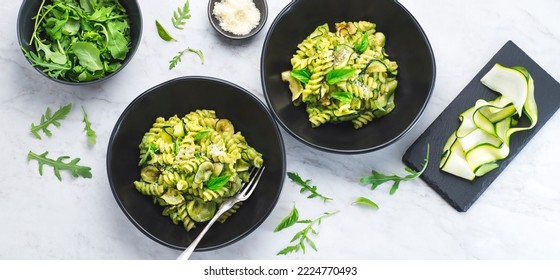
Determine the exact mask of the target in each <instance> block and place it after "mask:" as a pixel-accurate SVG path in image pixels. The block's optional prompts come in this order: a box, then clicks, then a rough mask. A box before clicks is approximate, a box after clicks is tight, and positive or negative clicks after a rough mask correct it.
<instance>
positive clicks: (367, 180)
mask: <svg viewBox="0 0 560 280" xmlns="http://www.w3.org/2000/svg"><path fill="white" fill-rule="evenodd" d="M429 159H430V144H428V146H427V148H426V159H425V160H424V166H423V167H422V169H421V170H420V171H414V170H412V169H411V168H409V167H406V168H405V171H407V172H408V173H409V175H406V176H403V177H400V176H398V175H385V174H381V173H379V172H377V171H375V170H372V171H371V174H372V175H370V176H364V177H362V178H361V179H360V182H361V183H362V184H364V185H369V184H371V189H372V190H375V189H376V188H377V187H378V186H379V185H381V184H383V183H386V182H389V181H393V185H392V186H391V190H390V191H389V193H390V194H394V193H395V192H396V191H397V190H398V188H399V185H400V183H401V182H402V181H409V180H412V179H415V178H417V177H418V176H420V175H422V173H423V172H424V170H426V167H427V166H428V161H429Z"/></svg>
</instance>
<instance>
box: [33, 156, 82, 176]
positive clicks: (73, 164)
mask: <svg viewBox="0 0 560 280" xmlns="http://www.w3.org/2000/svg"><path fill="white" fill-rule="evenodd" d="M48 153H49V152H44V153H42V154H40V155H37V154H35V153H34V152H32V151H29V153H28V154H27V160H32V159H33V160H36V161H37V162H39V174H40V175H41V176H43V166H44V165H48V166H51V167H52V168H53V169H54V175H55V176H56V178H58V180H59V181H62V177H61V176H60V170H68V171H70V174H72V176H73V177H83V178H91V177H92V175H91V168H90V167H87V166H80V165H78V162H79V161H80V158H75V159H73V160H71V161H70V162H64V161H65V160H66V159H69V158H70V157H69V156H61V157H58V158H57V159H56V160H54V159H50V158H47V154H48Z"/></svg>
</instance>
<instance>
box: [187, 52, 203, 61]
mask: <svg viewBox="0 0 560 280" xmlns="http://www.w3.org/2000/svg"><path fill="white" fill-rule="evenodd" d="M187 50H188V51H189V52H192V53H195V54H196V55H198V57H199V58H200V62H201V64H204V54H203V53H202V51H201V50H195V49H191V48H187Z"/></svg>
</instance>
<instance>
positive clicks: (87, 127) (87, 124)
mask: <svg viewBox="0 0 560 280" xmlns="http://www.w3.org/2000/svg"><path fill="white" fill-rule="evenodd" d="M82 113H83V115H84V119H83V123H84V125H85V127H84V131H85V132H86V136H87V138H88V141H89V142H90V143H91V144H95V143H96V142H97V134H96V133H95V131H94V130H93V129H92V128H91V123H90V122H89V119H88V114H87V113H86V109H85V108H84V106H82Z"/></svg>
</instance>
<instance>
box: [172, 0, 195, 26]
mask: <svg viewBox="0 0 560 280" xmlns="http://www.w3.org/2000/svg"><path fill="white" fill-rule="evenodd" d="M189 18H191V14H190V8H189V1H188V0H187V2H186V3H185V5H183V8H182V9H181V7H179V8H177V10H176V11H174V12H173V17H172V18H171V22H172V23H173V26H175V28H177V29H179V30H183V26H184V25H185V23H186V22H185V20H187V19H189Z"/></svg>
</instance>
